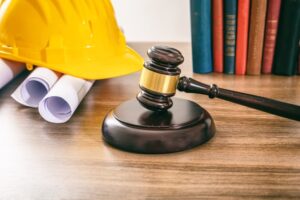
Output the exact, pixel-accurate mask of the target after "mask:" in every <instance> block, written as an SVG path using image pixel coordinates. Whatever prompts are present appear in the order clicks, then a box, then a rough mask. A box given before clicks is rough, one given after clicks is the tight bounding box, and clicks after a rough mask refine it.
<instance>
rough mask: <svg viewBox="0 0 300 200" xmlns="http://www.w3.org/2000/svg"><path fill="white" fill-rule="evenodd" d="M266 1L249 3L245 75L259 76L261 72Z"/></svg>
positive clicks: (256, 0)
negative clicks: (249, 14)
mask: <svg viewBox="0 0 300 200" xmlns="http://www.w3.org/2000/svg"><path fill="white" fill-rule="evenodd" d="M266 11H267V0H252V1H251V17H250V32H249V46H248V55H247V74H250V75H259V74H260V72H261V64H262V53H263V41H264V32H265V19H266Z"/></svg>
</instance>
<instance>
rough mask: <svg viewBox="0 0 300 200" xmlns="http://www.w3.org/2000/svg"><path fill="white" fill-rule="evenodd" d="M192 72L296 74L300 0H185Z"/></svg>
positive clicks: (299, 55)
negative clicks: (188, 21) (189, 28)
mask: <svg viewBox="0 0 300 200" xmlns="http://www.w3.org/2000/svg"><path fill="white" fill-rule="evenodd" d="M190 8H191V30H192V52H193V70H194V72H195V73H209V72H213V71H214V72H221V73H226V74H237V75H245V74H249V75H259V74H271V73H273V74H278V75H294V74H298V73H299V74H300V53H299V52H300V0H190Z"/></svg>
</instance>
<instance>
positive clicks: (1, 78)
mask: <svg viewBox="0 0 300 200" xmlns="http://www.w3.org/2000/svg"><path fill="white" fill-rule="evenodd" d="M24 69H25V64H24V63H20V62H15V61H10V60H6V59H1V58H0V89H1V88H3V87H4V86H5V85H6V84H7V83H9V82H10V81H11V80H12V79H13V78H14V77H16V76H17V75H19V74H20V73H21V72H22V71H23V70H24Z"/></svg>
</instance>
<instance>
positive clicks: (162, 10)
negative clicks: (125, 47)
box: [112, 0, 191, 42]
mask: <svg viewBox="0 0 300 200" xmlns="http://www.w3.org/2000/svg"><path fill="white" fill-rule="evenodd" d="M112 3H113V6H114V8H115V12H116V17H117V20H118V23H119V25H120V26H121V27H122V28H123V29H124V32H125V36H126V39H127V41H129V42H132V41H134V42H136V41H138V42H140V41H146V42H147V41H148V42H153V41H155V42H189V41H190V37H191V36H190V35H191V34H190V15H189V0H112Z"/></svg>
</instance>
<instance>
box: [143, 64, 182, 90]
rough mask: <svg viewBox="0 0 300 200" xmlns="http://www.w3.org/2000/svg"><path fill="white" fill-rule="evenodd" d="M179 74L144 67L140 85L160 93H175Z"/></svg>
mask: <svg viewBox="0 0 300 200" xmlns="http://www.w3.org/2000/svg"><path fill="white" fill-rule="evenodd" d="M178 80H179V75H176V76H174V75H167V74H160V73H157V72H154V71H151V70H149V69H147V68H143V70H142V74H141V78H140V86H141V87H143V88H146V89H148V90H151V91H153V92H156V93H159V94H175V92H176V87H177V83H178Z"/></svg>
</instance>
